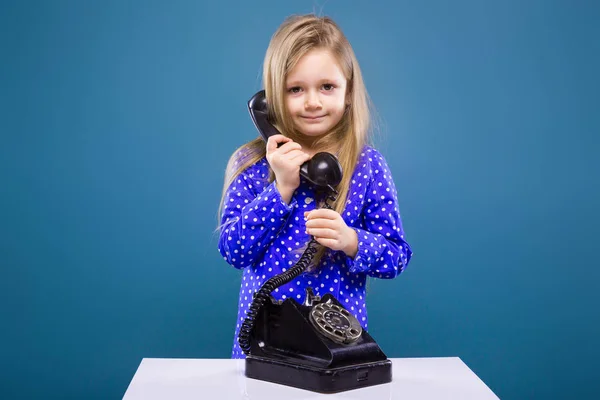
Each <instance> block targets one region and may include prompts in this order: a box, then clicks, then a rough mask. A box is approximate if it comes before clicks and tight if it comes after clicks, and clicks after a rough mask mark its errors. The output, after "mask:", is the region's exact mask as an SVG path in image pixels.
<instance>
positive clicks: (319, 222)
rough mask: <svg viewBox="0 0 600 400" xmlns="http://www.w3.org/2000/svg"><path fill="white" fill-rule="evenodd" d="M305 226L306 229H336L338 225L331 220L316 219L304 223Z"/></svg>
mask: <svg viewBox="0 0 600 400" xmlns="http://www.w3.org/2000/svg"><path fill="white" fill-rule="evenodd" d="M305 226H306V227H307V228H327V229H336V227H337V226H338V223H337V222H336V221H334V220H332V219H326V218H317V219H311V220H310V221H306V224H305Z"/></svg>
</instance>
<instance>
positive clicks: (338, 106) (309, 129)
mask: <svg viewBox="0 0 600 400" xmlns="http://www.w3.org/2000/svg"><path fill="white" fill-rule="evenodd" d="M285 83H286V95H285V102H286V107H287V111H288V113H289V115H290V116H291V118H292V121H293V122H294V125H295V126H296V128H297V129H298V130H299V131H300V132H302V133H303V134H305V135H306V136H310V137H315V138H316V137H318V136H321V135H324V134H326V133H327V132H329V131H330V130H331V128H333V127H334V126H335V125H336V124H337V123H338V122H339V121H340V120H341V118H342V116H343V115H344V109H345V107H346V78H345V77H344V74H343V73H342V70H341V69H340V68H339V66H338V63H337V61H336V59H335V58H334V57H333V56H332V55H331V54H330V53H329V52H328V51H327V50H324V49H313V50H311V51H309V52H308V53H306V54H305V55H304V56H303V57H302V58H300V60H299V61H298V63H297V64H296V66H295V67H294V69H292V70H291V71H290V73H289V74H288V76H287V79H286V82H285Z"/></svg>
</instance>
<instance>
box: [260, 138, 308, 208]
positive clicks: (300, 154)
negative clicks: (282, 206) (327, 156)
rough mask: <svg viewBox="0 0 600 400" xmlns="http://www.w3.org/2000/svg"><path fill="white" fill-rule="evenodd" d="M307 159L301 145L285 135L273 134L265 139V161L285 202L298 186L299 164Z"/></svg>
mask: <svg viewBox="0 0 600 400" xmlns="http://www.w3.org/2000/svg"><path fill="white" fill-rule="evenodd" d="M280 144H282V145H281V146H279V145H280ZM278 146H279V147H278ZM309 159H310V156H309V155H308V154H307V153H305V152H304V151H302V146H300V144H299V143H296V142H294V141H293V140H292V139H290V138H288V137H286V136H283V135H273V136H271V137H269V139H268V140H267V161H268V162H269V165H270V166H271V168H272V169H273V172H274V173H275V180H276V186H277V190H279V192H280V193H281V195H282V197H284V199H285V200H286V202H288V203H289V201H290V199H291V197H292V195H293V193H294V191H295V190H296V189H297V188H298V186H300V166H301V165H302V164H304V163H305V162H306V161H308V160H309Z"/></svg>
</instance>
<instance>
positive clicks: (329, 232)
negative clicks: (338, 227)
mask: <svg viewBox="0 0 600 400" xmlns="http://www.w3.org/2000/svg"><path fill="white" fill-rule="evenodd" d="M306 231H307V233H308V234H309V235H312V236H314V237H315V238H328V239H338V238H339V234H338V232H337V231H335V230H333V229H327V228H309V229H307V230H306Z"/></svg>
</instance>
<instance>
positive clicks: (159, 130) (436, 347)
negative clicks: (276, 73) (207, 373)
mask: <svg viewBox="0 0 600 400" xmlns="http://www.w3.org/2000/svg"><path fill="white" fill-rule="evenodd" d="M324 3H325V4H324ZM311 11H316V12H318V13H323V14H327V15H330V16H332V17H333V18H334V19H335V20H336V21H337V22H338V23H339V24H340V25H341V26H342V28H343V29H344V31H345V33H346V34H347V36H348V38H349V39H350V41H351V43H352V44H353V46H354V49H355V52H356V54H357V56H358V59H359V61H360V63H361V67H362V69H363V73H364V76H365V81H366V84H367V88H368V90H369V92H370V95H371V96H372V98H373V101H374V103H375V106H376V107H377V111H378V115H377V116H376V117H377V118H378V126H379V130H378V134H377V137H376V144H377V145H378V147H379V148H380V150H381V151H382V153H383V154H384V155H385V156H386V158H387V159H388V161H389V164H390V166H391V168H392V172H393V175H394V178H395V181H396V184H397V186H398V189H399V200H400V205H401V211H402V214H403V221H404V228H405V229H406V233H407V238H408V240H409V242H410V243H411V244H412V246H413V249H414V251H415V257H414V259H413V261H412V263H411V265H410V267H409V269H408V270H407V271H406V272H405V273H404V274H403V275H401V276H400V277H399V278H398V279H395V280H392V281H376V280H372V281H370V283H369V290H370V292H369V295H368V304H369V311H370V317H371V324H370V329H371V331H370V332H371V333H372V335H374V337H375V338H376V340H377V341H378V342H379V344H380V345H381V346H382V348H383V349H384V351H385V352H386V353H387V354H388V356H389V357H437V356H459V357H461V359H462V360H463V361H465V363H467V365H468V366H469V367H470V368H471V369H473V371H474V372H475V373H477V374H478V375H479V377H481V378H482V380H483V381H484V382H485V383H486V384H487V385H488V386H489V387H490V388H491V389H492V390H493V391H494V392H495V393H496V394H497V395H498V396H500V397H501V398H503V399H517V398H520V399H534V398H536V399H550V398H557V399H563V398H578V399H584V398H592V396H593V395H594V393H596V394H597V393H598V391H599V390H600V384H599V381H598V379H597V378H598V372H597V371H598V368H597V362H598V360H599V359H600V346H599V343H598V342H599V339H598V338H599V337H600V312H599V306H600V294H599V291H598V283H599V282H600V272H599V268H600V265H599V262H598V257H597V249H598V245H597V240H598V238H600V228H599V226H600V225H599V224H600V213H599V211H598V205H599V204H600V184H599V182H600V179H599V171H600V165H599V164H600V162H599V160H598V159H599V157H598V155H599V142H600V139H599V133H600V118H599V112H598V104H599V98H598V93H600V85H599V80H598V71H599V70H600V44H599V43H600V41H599V40H598V39H599V38H600V25H599V24H598V21H599V20H600V10H599V6H598V3H597V2H593V1H571V2H569V1H550V0H548V1H536V0H530V1H516V0H515V1H475V0H473V1H454V2H449V1H442V0H439V1H433V0H431V1H422V2H408V1H370V2H366V1H355V2H350V1H346V0H345V1H341V0H330V1H327V2H324V1H321V2H315V1H294V2H292V1H286V2H282V1H276V0H272V1H259V0H255V1H253V2H246V1H240V2H218V1H210V2H208V1H207V2H200V1H171V2H166V1H164V2H160V1H125V2H124V1H103V2H100V1H96V2H91V1H88V2H85V1H66V0H63V1H58V0H57V1H30V2H17V1H4V2H2V4H1V5H0V32H1V35H0V48H1V51H2V53H1V54H2V62H1V63H0V113H1V114H0V115H1V118H0V132H1V142H0V235H1V236H0V266H1V274H2V275H1V278H0V285H1V286H0V293H1V296H2V297H1V302H0V307H1V315H2V325H1V330H0V350H1V355H2V357H1V358H2V362H1V363H0V377H1V378H0V382H1V387H0V397H2V398H12V397H16V396H17V395H19V397H24V398H29V397H40V398H63V399H67V398H88V399H93V398H97V399H107V398H120V397H121V396H122V395H123V394H124V392H125V390H126V388H127V385H128V384H129V382H130V380H131V378H132V376H133V375H134V373H135V371H136V368H137V367H138V365H139V363H140V361H141V359H142V358H143V357H188V358H208V357H217V358H228V357H229V355H230V349H231V344H232V340H233V328H234V323H235V315H236V304H237V294H238V287H239V280H240V273H239V271H236V270H234V269H233V268H232V267H230V266H228V265H227V264H226V263H225V262H224V260H223V259H222V258H221V257H220V255H219V253H218V250H217V235H216V234H215V231H214V229H215V226H216V221H217V215H216V214H217V208H218V203H219V200H220V194H221V189H222V182H223V171H224V168H225V164H226V161H227V158H228V157H229V155H230V154H231V152H232V151H233V150H234V149H235V148H236V147H237V146H239V145H241V144H242V143H244V142H246V141H248V140H250V139H252V138H254V137H255V136H256V131H255V130H254V127H253V126H252V124H251V121H250V118H249V116H248V114H247V111H246V101H247V100H248V99H249V97H250V96H251V95H252V94H254V93H255V92H256V91H257V90H259V89H260V88H261V65H262V60H263V56H264V52H265V50H266V48H267V45H268V41H269V38H270V36H271V34H272V33H273V32H274V31H275V29H276V28H277V26H278V25H279V24H280V23H281V22H282V21H283V19H284V18H285V17H286V16H288V15H290V14H292V13H305V12H311Z"/></svg>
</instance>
